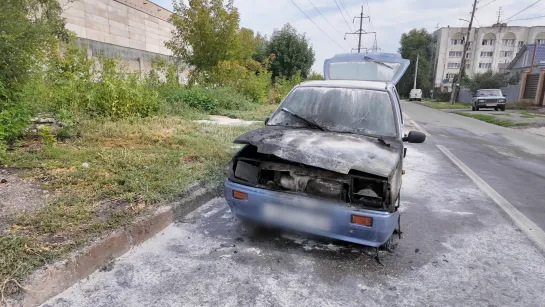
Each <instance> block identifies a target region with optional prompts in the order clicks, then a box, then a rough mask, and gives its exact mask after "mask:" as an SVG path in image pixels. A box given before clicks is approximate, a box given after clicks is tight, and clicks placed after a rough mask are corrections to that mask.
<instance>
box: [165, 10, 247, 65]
mask: <svg viewBox="0 0 545 307" xmlns="http://www.w3.org/2000/svg"><path fill="white" fill-rule="evenodd" d="M173 5H174V14H172V16H171V18H170V19H171V22H172V23H173V25H174V26H175V30H174V33H173V34H174V35H173V38H172V39H171V40H170V41H169V42H167V43H166V46H167V47H168V48H169V49H170V50H172V52H173V54H174V56H175V57H176V58H177V60H178V62H181V63H185V64H187V65H189V66H190V67H191V68H192V69H193V71H192V74H193V75H194V76H196V75H198V74H200V73H203V72H204V73H206V72H209V71H211V70H212V69H213V68H214V67H216V66H217V65H218V63H220V62H222V61H227V60H241V59H243V58H246V57H249V55H248V53H249V52H250V51H248V49H247V48H250V49H251V52H250V53H252V54H253V52H254V50H255V41H254V40H253V31H251V30H248V29H239V19H240V16H239V13H238V11H237V9H236V8H234V7H233V0H229V1H228V3H227V4H226V5H223V1H221V0H189V5H186V4H185V3H184V1H183V0H174V3H173ZM250 37H251V38H250Z"/></svg>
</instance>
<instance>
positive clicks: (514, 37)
mask: <svg viewBox="0 0 545 307" xmlns="http://www.w3.org/2000/svg"><path fill="white" fill-rule="evenodd" d="M466 34H467V28H458V27H456V28H455V27H444V28H440V29H438V30H436V31H435V32H434V33H433V44H432V46H431V48H432V58H431V63H432V69H433V71H432V72H433V83H434V87H435V88H436V89H438V90H440V91H451V88H452V81H453V78H454V76H456V75H457V74H458V71H459V68H460V64H461V60H462V56H465V57H466V58H467V60H466V73H467V74H468V75H469V76H472V75H473V74H475V73H482V72H485V71H487V70H489V69H491V70H492V71H500V70H502V71H503V70H505V69H506V68H507V66H508V65H509V63H511V61H512V60H513V59H514V58H515V56H516V55H517V53H518V52H519V50H520V49H521V48H522V47H524V46H525V45H526V44H529V43H530V44H533V43H534V41H535V42H537V43H538V44H545V26H538V27H518V26H517V27H511V26H507V25H506V24H495V25H493V26H492V27H481V28H472V29H471V32H470V35H469V43H470V45H469V49H468V52H467V53H466V54H465V55H464V54H462V53H463V49H464V42H465V39H466V38H465V36H466Z"/></svg>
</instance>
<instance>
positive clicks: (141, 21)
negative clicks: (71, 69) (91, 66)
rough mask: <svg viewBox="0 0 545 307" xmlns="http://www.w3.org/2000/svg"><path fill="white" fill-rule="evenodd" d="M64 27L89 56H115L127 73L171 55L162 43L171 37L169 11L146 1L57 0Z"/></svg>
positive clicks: (149, 65)
mask: <svg viewBox="0 0 545 307" xmlns="http://www.w3.org/2000/svg"><path fill="white" fill-rule="evenodd" d="M59 2H60V3H61V5H62V6H63V10H64V11H63V14H62V16H63V17H64V18H65V19H66V28H67V29H69V30H71V31H73V32H74V33H75V34H76V36H77V38H78V40H77V41H78V44H80V45H87V47H88V54H89V55H90V56H99V55H105V56H118V57H121V58H123V59H124V60H126V61H127V64H128V66H129V69H130V70H137V69H144V70H145V71H148V70H149V68H150V67H151V64H150V61H152V60H153V59H154V58H156V57H164V58H167V59H168V58H169V57H170V56H171V55H172V53H171V51H170V50H169V49H168V48H166V47H165V45H164V43H165V42H167V41H169V40H170V39H171V38H172V30H173V29H174V26H173V25H172V24H171V23H169V22H168V19H169V17H170V15H171V14H172V12H170V11H168V10H166V9H164V8H162V7H160V6H158V5H156V4H154V3H152V2H149V1H147V0H72V1H71V0H59Z"/></svg>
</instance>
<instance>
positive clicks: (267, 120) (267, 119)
mask: <svg viewBox="0 0 545 307" xmlns="http://www.w3.org/2000/svg"><path fill="white" fill-rule="evenodd" d="M269 119H270V117H267V118H265V125H267V123H268V122H269Z"/></svg>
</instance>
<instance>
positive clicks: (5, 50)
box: [0, 0, 69, 154]
mask: <svg viewBox="0 0 545 307" xmlns="http://www.w3.org/2000/svg"><path fill="white" fill-rule="evenodd" d="M60 14H61V6H60V5H59V2H58V1H57V0H3V1H2V9H0V151H2V147H4V145H3V144H2V143H4V142H6V143H13V142H14V141H15V140H16V139H17V138H18V137H20V136H21V135H22V134H23V133H24V129H25V128H26V127H27V125H28V123H29V120H30V116H31V108H30V106H29V105H27V103H26V99H25V98H26V97H24V96H25V94H26V93H29V92H30V93H33V92H35V91H36V89H35V88H32V87H30V86H28V85H29V84H30V83H31V82H30V81H32V80H34V79H36V77H35V76H36V75H38V74H39V72H40V71H41V70H43V68H44V65H43V63H44V62H43V60H44V58H45V56H46V55H47V54H49V53H51V52H52V51H54V52H55V51H56V50H58V46H59V45H58V42H59V39H60V40H67V39H68V37H69V32H68V31H67V30H65V28H64V20H63V19H62V18H61V17H60ZM25 88H26V90H25ZM0 154H1V153H0Z"/></svg>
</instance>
